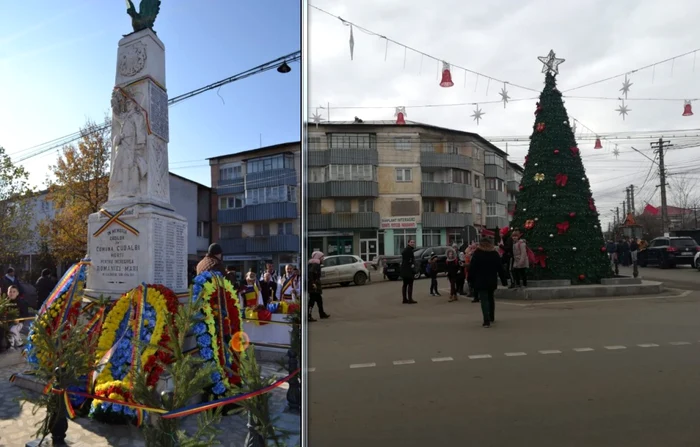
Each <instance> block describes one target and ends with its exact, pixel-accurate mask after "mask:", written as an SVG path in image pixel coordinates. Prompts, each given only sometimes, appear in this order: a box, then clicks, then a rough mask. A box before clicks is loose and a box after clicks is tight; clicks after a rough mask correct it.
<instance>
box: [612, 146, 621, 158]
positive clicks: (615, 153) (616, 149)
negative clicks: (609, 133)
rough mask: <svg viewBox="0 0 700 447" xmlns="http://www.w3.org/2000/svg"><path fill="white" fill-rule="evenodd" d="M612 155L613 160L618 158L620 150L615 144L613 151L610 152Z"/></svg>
mask: <svg viewBox="0 0 700 447" xmlns="http://www.w3.org/2000/svg"><path fill="white" fill-rule="evenodd" d="M612 154H613V155H614V156H615V158H618V157H619V156H620V149H618V148H617V144H616V145H615V149H613V150H612Z"/></svg>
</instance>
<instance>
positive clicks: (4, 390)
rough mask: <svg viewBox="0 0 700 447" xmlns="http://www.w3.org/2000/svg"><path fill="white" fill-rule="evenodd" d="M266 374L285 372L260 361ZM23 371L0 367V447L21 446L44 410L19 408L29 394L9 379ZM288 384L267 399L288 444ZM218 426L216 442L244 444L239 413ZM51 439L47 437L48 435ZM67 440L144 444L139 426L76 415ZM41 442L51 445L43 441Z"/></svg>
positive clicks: (295, 421) (92, 446)
mask: <svg viewBox="0 0 700 447" xmlns="http://www.w3.org/2000/svg"><path fill="white" fill-rule="evenodd" d="M260 366H261V368H262V370H263V374H264V375H265V376H276V377H279V378H282V377H284V376H285V375H286V373H285V371H279V366H278V365H277V364H270V363H261V364H260ZM24 370H26V364H21V365H15V366H8V367H6V368H2V369H0V396H2V400H1V401H0V447H24V445H25V444H26V443H27V442H28V441H31V440H33V439H35V438H34V433H35V432H36V427H35V423H36V422H37V421H38V420H39V419H40V418H41V415H42V414H43V411H41V412H39V413H38V414H37V415H36V416H32V405H31V404H30V403H27V404H26V405H25V406H24V408H20V404H19V403H18V402H17V399H18V398H21V397H23V396H25V395H27V394H28V393H30V392H29V391H27V390H24V389H21V388H19V387H17V386H15V385H13V384H12V383H11V382H10V381H9V379H10V376H12V374H15V373H21V372H23V371H24ZM287 389H288V385H287V384H285V385H283V386H282V387H280V388H278V389H276V390H274V391H272V392H271V393H270V394H271V398H270V410H271V413H272V414H273V415H277V416H279V420H278V425H279V426H280V428H283V429H285V430H289V431H293V432H295V433H296V435H294V436H292V437H291V438H289V439H288V440H287V444H286V445H287V446H289V447H295V446H298V445H301V440H300V437H299V431H300V427H301V419H300V417H299V416H298V415H291V414H287V413H283V411H284V409H285V408H286V405H287V397H286V393H287ZM184 420H185V423H184V424H183V425H184V428H185V429H186V430H187V428H188V427H196V423H197V422H196V416H189V417H187V418H185V419H184ZM219 429H220V430H221V431H222V432H221V434H220V435H219V438H218V440H219V442H220V444H218V445H222V446H231V447H240V446H242V445H243V444H244V440H245V436H246V434H247V428H246V420H245V419H244V417H242V416H225V417H224V418H223V419H222V421H221V424H220V426H219ZM188 431H189V430H188ZM49 440H50V436H49ZM67 440H68V442H69V443H70V445H71V446H72V447H108V446H128V447H139V446H144V445H145V444H144V441H143V437H142V436H141V432H140V430H139V429H138V428H136V427H133V426H114V425H106V424H102V423H98V422H95V421H93V420H91V419H89V418H78V419H76V420H74V421H69V422H68V438H67ZM44 445H51V444H50V442H48V443H47V442H46V441H45V442H44Z"/></svg>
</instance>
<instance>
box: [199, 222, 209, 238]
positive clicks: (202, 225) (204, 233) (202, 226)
mask: <svg viewBox="0 0 700 447" xmlns="http://www.w3.org/2000/svg"><path fill="white" fill-rule="evenodd" d="M197 237H205V238H207V239H209V222H204V221H202V220H200V221H198V222H197Z"/></svg>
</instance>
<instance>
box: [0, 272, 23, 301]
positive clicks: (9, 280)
mask: <svg viewBox="0 0 700 447" xmlns="http://www.w3.org/2000/svg"><path fill="white" fill-rule="evenodd" d="M10 286H15V287H17V291H18V292H19V296H24V288H23V287H22V284H20V282H19V279H18V278H17V274H16V273H15V269H13V268H12V267H10V268H8V269H7V270H6V271H5V276H3V278H2V281H0V294H2V295H7V289H9V288H10Z"/></svg>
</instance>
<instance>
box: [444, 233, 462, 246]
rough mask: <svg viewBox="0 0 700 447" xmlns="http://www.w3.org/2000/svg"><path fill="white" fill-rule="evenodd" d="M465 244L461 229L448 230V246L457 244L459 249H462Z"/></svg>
mask: <svg viewBox="0 0 700 447" xmlns="http://www.w3.org/2000/svg"><path fill="white" fill-rule="evenodd" d="M463 243H464V239H463V238H462V230H459V229H449V230H447V244H448V245H449V246H450V247H451V246H453V245H455V244H456V245H457V247H461V246H462V244H463Z"/></svg>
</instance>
